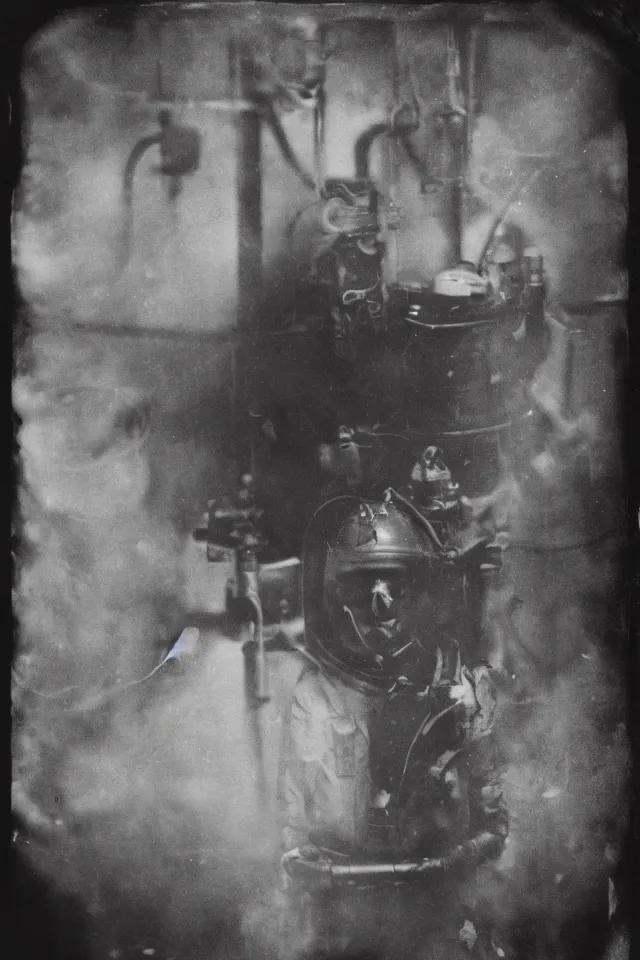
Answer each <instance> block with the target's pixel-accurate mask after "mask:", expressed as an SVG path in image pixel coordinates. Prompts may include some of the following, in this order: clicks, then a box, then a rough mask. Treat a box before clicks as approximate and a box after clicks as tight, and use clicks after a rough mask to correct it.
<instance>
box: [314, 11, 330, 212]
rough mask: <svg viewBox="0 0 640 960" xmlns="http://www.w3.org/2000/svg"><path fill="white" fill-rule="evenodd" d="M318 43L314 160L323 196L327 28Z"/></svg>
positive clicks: (318, 189)
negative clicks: (318, 70) (318, 75)
mask: <svg viewBox="0 0 640 960" xmlns="http://www.w3.org/2000/svg"><path fill="white" fill-rule="evenodd" d="M317 42H318V46H319V48H320V58H321V60H322V64H323V65H322V72H321V77H320V83H319V86H318V89H317V92H316V102H315V105H314V108H313V158H314V172H315V177H316V192H317V194H318V196H320V197H321V196H322V195H323V192H324V180H325V118H326V107H327V100H326V94H325V86H324V85H325V79H326V68H325V66H324V46H325V28H324V27H323V26H318V27H317Z"/></svg>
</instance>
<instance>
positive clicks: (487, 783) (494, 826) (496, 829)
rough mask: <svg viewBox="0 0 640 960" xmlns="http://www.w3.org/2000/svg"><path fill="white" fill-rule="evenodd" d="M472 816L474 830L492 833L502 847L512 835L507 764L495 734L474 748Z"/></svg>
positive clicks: (472, 763)
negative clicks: (507, 788) (507, 802)
mask: <svg viewBox="0 0 640 960" xmlns="http://www.w3.org/2000/svg"><path fill="white" fill-rule="evenodd" d="M469 813H470V820H471V829H472V831H473V832H474V833H475V834H477V835H479V834H482V833H490V834H492V835H493V836H494V837H495V838H496V840H497V841H499V844H500V845H501V844H502V843H504V841H505V840H506V838H507V836H508V834H509V815H508V811H507V805H506V802H505V798H504V765H503V763H502V761H501V757H500V756H499V751H498V747H497V744H496V742H495V738H494V736H493V734H488V735H487V736H485V737H483V738H482V739H481V740H478V741H477V742H476V743H475V744H474V747H473V754H472V758H471V769H470V782H469Z"/></svg>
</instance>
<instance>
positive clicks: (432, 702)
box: [279, 491, 508, 960]
mask: <svg viewBox="0 0 640 960" xmlns="http://www.w3.org/2000/svg"><path fill="white" fill-rule="evenodd" d="M405 504H406V501H402V502H398V501H396V500H394V498H393V495H392V492H391V491H389V492H388V493H387V495H385V497H383V498H382V499H381V500H379V501H364V500H360V499H359V498H357V497H339V498H336V499H335V500H333V501H330V502H329V503H328V504H326V505H325V506H324V507H322V508H320V510H319V511H317V513H316V514H315V516H314V518H313V520H312V522H311V524H310V527H309V530H308V534H307V538H306V542H305V551H304V558H303V577H304V607H305V629H306V648H307V652H308V658H307V659H308V665H307V667H306V668H305V669H304V670H303V672H302V674H301V676H300V678H299V680H298V682H297V685H296V687H295V690H294V693H293V697H292V701H291V706H290V710H289V713H288V716H287V719H286V724H285V740H284V744H283V750H282V764H281V771H280V779H279V812H280V825H281V840H282V848H283V851H284V856H283V867H284V870H283V877H284V879H285V882H286V884H287V885H288V890H289V891H290V895H291V897H292V899H293V900H295V899H296V898H297V903H298V905H299V908H300V909H302V906H301V905H302V904H304V909H305V910H306V923H307V925H308V927H310V928H311V929H312V930H313V933H312V939H314V941H315V945H316V950H317V949H318V944H319V945H321V946H322V947H323V948H324V951H325V952H327V951H328V952H329V953H330V954H332V955H334V954H335V953H336V951H338V952H339V951H340V950H343V951H344V950H347V949H348V950H349V951H350V952H351V951H353V950H354V949H356V948H357V947H360V948H361V949H363V950H365V952H367V955H378V954H379V955H381V956H385V957H409V956H411V957H424V958H427V957H429V958H434V960H435V958H438V957H443V958H444V957H447V958H452V957H456V956H466V957H469V955H470V953H471V955H474V953H473V952H474V951H475V955H476V956H487V955H493V956H504V951H503V950H502V949H501V948H496V947H495V946H494V945H493V939H492V935H491V931H490V930H489V926H488V922H485V921H484V920H483V917H482V913H483V911H482V905H481V904H479V900H478V895H477V880H478V872H479V871H480V870H482V869H485V865H486V864H487V863H491V862H492V861H493V860H495V859H496V858H497V857H498V856H499V855H500V853H501V850H502V848H503V845H504V842H505V839H506V836H507V832H508V820H507V813H506V809H505V804H504V800H503V795H502V788H501V778H500V766H499V762H498V759H497V755H496V749H495V745H494V742H493V738H492V728H493V722H494V714H495V697H494V692H493V685H492V678H491V672H490V669H489V668H488V667H487V666H486V665H484V664H482V663H479V664H476V665H475V666H469V665H467V664H466V663H465V662H464V660H465V659H466V658H467V656H466V653H465V654H464V656H463V653H464V643H463V639H462V638H459V637H456V619H457V618H456V611H457V610H458V609H459V603H460V593H459V586H460V583H459V581H460V579H461V577H460V571H459V570H457V569H456V565H455V563H452V562H450V560H449V561H448V560H447V559H445V558H444V557H443V555H442V552H441V550H440V544H439V541H438V539H437V537H434V536H433V535H432V533H433V531H432V530H431V531H430V528H429V524H428V523H426V524H424V523H422V522H421V521H420V517H419V515H418V514H417V513H416V514H415V515H413V514H412V512H411V511H410V510H408V509H406V506H405ZM356 862H357V863H358V864H359V866H358V867H357V868H355V872H354V874H353V876H352V877H351V879H350V880H347V882H346V883H345V884H344V885H342V886H340V885H339V884H337V882H336V881H335V879H334V880H333V882H329V883H325V884H324V885H321V886H320V887H318V886H317V885H315V886H314V884H313V883H308V882H306V880H305V879H304V877H305V876H306V875H308V876H311V874H312V873H313V865H314V864H315V865H316V867H317V865H318V864H323V865H324V867H325V875H327V876H328V875H329V874H331V876H332V877H333V878H335V877H336V876H338V874H339V873H340V870H342V873H343V874H345V875H346V874H348V873H349V870H352V869H354V868H353V864H354V863H356ZM363 862H364V863H365V864H367V866H363V865H362V864H363ZM411 864H413V866H411ZM340 865H342V866H340ZM305 866H306V867H307V868H308V869H307V874H305V871H304V869H302V868H303V867H305ZM414 867H415V869H414ZM402 870H406V871H408V872H407V873H406V874H405V878H404V879H403V880H400V879H399V878H398V875H397V874H398V872H399V871H402ZM376 876H377V877H378V878H381V877H385V876H386V877H387V878H389V877H391V882H390V883H385V882H382V883H379V882H376V879H375V878H376ZM300 877H303V879H302V880H301V879H300ZM292 878H293V879H292ZM492 951H494V952H493V953H492ZM496 951H497V952H496Z"/></svg>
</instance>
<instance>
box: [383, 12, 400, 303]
mask: <svg viewBox="0 0 640 960" xmlns="http://www.w3.org/2000/svg"><path fill="white" fill-rule="evenodd" d="M399 29H400V25H399V23H398V21H397V20H396V21H392V22H391V23H390V24H389V31H390V40H391V86H392V90H391V93H392V98H393V109H394V110H395V109H396V108H397V106H398V104H399V102H400V60H399V57H398V31H399ZM385 143H386V151H387V171H386V176H387V193H388V195H389V199H390V200H391V201H392V202H393V203H394V204H396V203H397V199H398V164H397V143H396V139H395V137H386V138H385ZM385 240H386V244H387V256H386V267H387V272H388V277H387V279H388V280H389V282H390V283H392V284H395V283H397V282H398V271H399V267H400V262H399V256H398V235H397V232H396V230H387V236H386V237H385Z"/></svg>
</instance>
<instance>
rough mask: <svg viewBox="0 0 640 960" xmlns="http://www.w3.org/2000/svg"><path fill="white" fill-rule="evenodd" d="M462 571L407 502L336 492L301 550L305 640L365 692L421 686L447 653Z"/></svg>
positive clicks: (329, 668) (330, 668) (390, 495)
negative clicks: (365, 497)
mask: <svg viewBox="0 0 640 960" xmlns="http://www.w3.org/2000/svg"><path fill="white" fill-rule="evenodd" d="M460 595H461V594H460V575H459V573H458V572H457V571H456V569H455V565H451V564H449V563H448V562H447V558H446V555H445V553H444V551H443V549H442V545H441V544H440V542H439V540H438V538H437V535H436V534H435V531H434V530H433V528H432V527H431V526H430V524H429V523H428V522H427V521H425V520H424V518H423V517H421V515H420V514H419V513H418V511H417V510H415V509H414V508H412V506H411V504H409V503H408V502H407V501H406V500H404V498H401V497H399V495H397V494H394V492H393V491H387V492H386V493H385V494H384V495H382V496H381V497H380V498H378V499H363V498H360V497H357V496H341V497H337V498H335V499H333V500H331V501H329V502H328V503H326V504H324V505H323V506H322V507H320V508H319V509H318V510H317V511H316V513H315V514H314V516H313V517H312V519H311V522H310V524H309V527H308V529H307V532H306V536H305V542H304V548H303V606H304V618H305V638H306V640H305V642H306V646H307V650H308V652H309V654H310V655H311V656H312V657H313V658H315V660H316V661H317V662H319V664H320V665H321V667H322V668H323V669H324V670H325V671H326V672H328V673H330V674H332V675H334V676H335V675H337V676H338V677H339V678H340V679H342V680H343V681H344V682H346V683H347V684H349V685H351V686H355V687H356V688H358V689H361V690H364V691H365V692H367V691H370V692H376V691H379V692H387V693H393V692H395V691H397V690H399V689H400V688H403V687H404V688H406V687H412V688H414V689H415V690H416V691H419V690H422V689H424V688H425V687H426V686H427V685H429V683H430V682H431V679H432V677H433V674H434V670H435V669H436V663H437V661H438V658H441V657H442V651H443V650H444V649H451V650H453V647H454V646H455V647H456V651H457V645H456V644H455V641H454V640H453V639H452V637H453V632H452V631H451V629H450V628H451V624H452V622H453V621H454V620H455V618H456V612H457V611H458V610H459V604H460Z"/></svg>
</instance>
